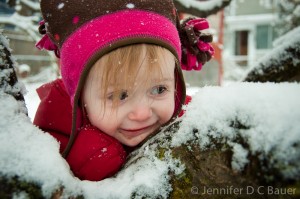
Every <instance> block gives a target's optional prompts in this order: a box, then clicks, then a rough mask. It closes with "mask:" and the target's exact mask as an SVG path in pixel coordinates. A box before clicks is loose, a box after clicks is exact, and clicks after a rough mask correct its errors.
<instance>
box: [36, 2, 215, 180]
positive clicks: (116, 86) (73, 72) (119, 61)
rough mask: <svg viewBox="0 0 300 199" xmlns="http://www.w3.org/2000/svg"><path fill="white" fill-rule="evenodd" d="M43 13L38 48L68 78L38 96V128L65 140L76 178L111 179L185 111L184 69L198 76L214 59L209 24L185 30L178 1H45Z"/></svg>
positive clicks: (193, 23) (194, 22) (198, 22)
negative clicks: (140, 147) (136, 150)
mask: <svg viewBox="0 0 300 199" xmlns="http://www.w3.org/2000/svg"><path fill="white" fill-rule="evenodd" d="M41 11H42V15H43V18H44V21H43V22H41V24H40V32H41V33H42V34H45V35H44V37H43V38H42V39H41V41H40V42H38V43H37V47H38V48H40V49H47V50H53V51H55V54H56V55H57V56H58V57H60V67H61V74H62V79H57V80H55V81H53V82H51V83H48V84H46V85H43V86H42V87H40V88H39V89H38V90H37V91H38V94H39V96H40V98H41V103H40V105H39V107H38V110H37V113H36V116H35V119H34V124H36V125H37V126H39V127H40V128H41V129H43V130H44V131H46V132H48V133H50V134H51V135H52V136H53V137H55V138H56V139H57V140H58V141H59V142H60V152H61V153H62V155H63V157H64V158H65V159H66V160H67V162H68V163H69V165H70V168H71V170H72V171H73V173H74V175H75V176H77V177H78V178H80V179H82V180H93V181H97V180H101V179H104V178H106V177H110V176H112V175H114V174H115V173H116V172H117V171H118V170H119V169H120V167H121V166H122V165H123V163H124V162H125V160H126V156H127V154H128V152H130V151H131V150H133V148H134V147H136V146H138V145H139V144H141V143H142V142H143V141H145V140H146V139H147V138H149V136H150V135H154V134H155V133H157V132H158V130H159V128H160V127H161V126H163V125H166V124H168V123H169V122H170V121H171V120H173V119H174V118H175V117H177V116H178V114H179V113H180V111H181V106H182V104H184V103H185V101H186V95H185V83H184V79H183V76H182V71H181V67H183V68H184V69H187V70H191V69H196V70H199V69H201V66H202V64H204V63H205V62H206V61H208V60H209V59H210V58H211V56H212V54H213V49H212V48H211V46H210V44H209V42H210V41H211V36H209V35H206V34H202V33H201V32H200V30H202V29H205V28H207V27H208V23H207V22H206V21H205V20H204V19H189V20H186V21H185V22H183V23H182V24H181V25H180V24H179V22H178V18H177V13H176V9H175V7H174V4H173V2H172V0H162V1H160V2H159V3H157V1H154V0H130V1H128V0H115V1H106V0H89V1H77V0H73V1H72V0H66V1H63V0H41ZM179 35H180V36H179ZM180 39H181V40H180ZM181 57H182V59H181ZM180 62H181V64H180Z"/></svg>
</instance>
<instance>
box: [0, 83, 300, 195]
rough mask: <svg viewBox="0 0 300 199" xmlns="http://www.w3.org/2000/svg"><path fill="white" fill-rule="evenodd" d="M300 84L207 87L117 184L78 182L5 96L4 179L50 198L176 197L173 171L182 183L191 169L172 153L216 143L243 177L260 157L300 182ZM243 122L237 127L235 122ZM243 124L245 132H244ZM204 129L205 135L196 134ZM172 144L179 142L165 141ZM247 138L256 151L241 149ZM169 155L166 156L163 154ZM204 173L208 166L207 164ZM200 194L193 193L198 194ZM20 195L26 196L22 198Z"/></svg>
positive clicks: (0, 145)
mask: <svg viewBox="0 0 300 199" xmlns="http://www.w3.org/2000/svg"><path fill="white" fill-rule="evenodd" d="M299 91H300V85H299V84H297V83H281V84H274V83H265V84H261V83H237V84H232V85H230V86H227V87H204V88H202V89H200V90H199V92H198V93H197V94H195V95H194V97H193V101H192V102H191V103H190V104H189V105H188V107H186V113H185V115H184V116H183V117H182V118H180V119H178V120H177V121H179V122H181V123H180V124H179V126H180V127H179V129H177V130H176V132H172V130H171V131H170V130H169V131H166V132H165V133H161V134H159V135H157V136H155V137H153V138H151V139H150V140H149V141H148V142H147V143H145V144H144V145H143V146H142V147H141V148H140V149H139V150H137V151H135V152H134V153H133V154H132V156H131V157H130V158H129V160H128V162H127V164H126V165H125V167H124V168H123V169H122V170H121V171H120V172H119V173H118V174H117V175H116V176H115V177H113V178H109V179H105V180H103V181H100V182H89V181H80V180H79V179H77V178H75V177H73V175H72V173H71V172H70V170H69V167H68V164H67V163H66V162H65V160H64V159H63V158H62V157H61V156H60V154H59V144H58V143H57V142H56V141H55V140H54V138H52V137H51V136H50V135H48V134H45V133H43V132H41V131H40V130H39V129H38V128H37V127H35V126H33V125H32V123H31V122H30V119H29V118H28V117H27V116H26V115H25V114H23V113H22V112H21V111H20V109H21V108H22V107H20V106H21V105H20V104H19V103H18V102H17V101H16V100H15V99H14V98H13V97H12V96H10V95H7V94H5V93H3V92H2V93H1V94H0V107H1V113H0V118H1V120H0V159H1V161H0V176H4V177H6V178H10V177H14V176H18V177H19V179H20V180H22V181H26V182H33V183H35V184H37V185H38V186H40V187H41V190H42V194H43V195H44V196H45V197H50V196H51V195H52V194H53V193H54V192H56V191H57V190H59V189H60V188H61V187H63V192H62V193H60V194H63V196H66V197H67V196H76V195H82V196H83V197H84V198H130V197H131V196H134V198H139V197H141V196H147V197H150V198H155V197H162V198H168V197H169V196H170V194H171V193H172V191H173V190H174V187H172V185H171V182H170V180H171V178H170V176H169V174H170V172H171V173H173V174H174V175H175V176H180V175H182V174H184V172H185V165H184V164H183V163H182V162H181V161H180V160H178V159H176V158H174V157H173V156H172V147H178V146H182V145H189V144H197V145H199V147H200V148H201V149H202V150H206V149H208V148H213V147H215V146H214V144H213V142H210V141H211V139H212V138H213V139H215V140H219V142H221V143H228V144H229V145H230V146H231V147H232V151H233V156H232V160H231V166H232V169H233V170H236V171H237V172H239V171H242V170H243V168H244V167H245V166H246V165H247V164H248V163H249V160H248V159H247V157H248V156H249V155H250V154H251V155H255V154H260V158H261V160H264V161H266V160H267V162H268V164H269V165H268V166H269V167H270V168H272V169H277V170H278V171H280V172H281V173H280V175H281V176H283V178H285V179H293V180H298V181H299V179H300V161H299V157H300V150H299V146H300V123H299V121H300V109H299V108H298V107H299V105H300V104H299V103H300V92H299ZM234 121H236V122H238V124H234V123H232V122H234ZM237 125H241V126H243V128H241V129H239V128H237ZM195 129H197V131H195ZM166 136H167V137H169V138H171V139H165V138H166ZM237 137H242V138H243V139H244V141H246V142H247V143H248V145H249V148H245V147H244V146H242V145H241V144H240V143H237V142H236V138H237ZM157 148H164V151H163V152H162V151H157ZM199 166H201V165H199ZM190 188H192V187H190ZM16 194H17V195H18V194H19V195H20V194H23V195H25V196H26V193H25V192H23V193H16Z"/></svg>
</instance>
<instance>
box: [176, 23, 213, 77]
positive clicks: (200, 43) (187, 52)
mask: <svg viewBox="0 0 300 199" xmlns="http://www.w3.org/2000/svg"><path fill="white" fill-rule="evenodd" d="M177 28H178V31H179V36H180V41H181V47H182V59H181V68H182V69H183V70H188V71H189V70H201V69H202V66H203V65H204V64H205V63H206V62H208V61H209V60H210V59H211V58H212V56H213V55H214V49H213V47H212V46H211V44H210V43H211V42H212V40H213V38H212V35H211V34H209V33H203V32H201V31H202V30H205V29H207V28H209V24H208V22H207V20H206V19H204V18H188V19H186V20H184V21H182V22H181V23H179V22H178V24H177Z"/></svg>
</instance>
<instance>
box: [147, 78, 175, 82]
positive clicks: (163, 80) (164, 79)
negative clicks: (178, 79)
mask: <svg viewBox="0 0 300 199" xmlns="http://www.w3.org/2000/svg"><path fill="white" fill-rule="evenodd" d="M152 81H153V82H168V81H174V78H162V79H152Z"/></svg>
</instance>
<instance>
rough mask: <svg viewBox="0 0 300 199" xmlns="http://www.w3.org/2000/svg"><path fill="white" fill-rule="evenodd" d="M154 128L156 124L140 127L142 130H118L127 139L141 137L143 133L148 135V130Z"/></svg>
mask: <svg viewBox="0 0 300 199" xmlns="http://www.w3.org/2000/svg"><path fill="white" fill-rule="evenodd" d="M155 126H156V123H155V124H152V125H149V126H145V127H142V128H138V129H120V131H121V133H122V134H124V135H126V136H128V137H135V136H138V135H141V134H143V133H148V132H149V131H150V130H152V129H154V127H155Z"/></svg>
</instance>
